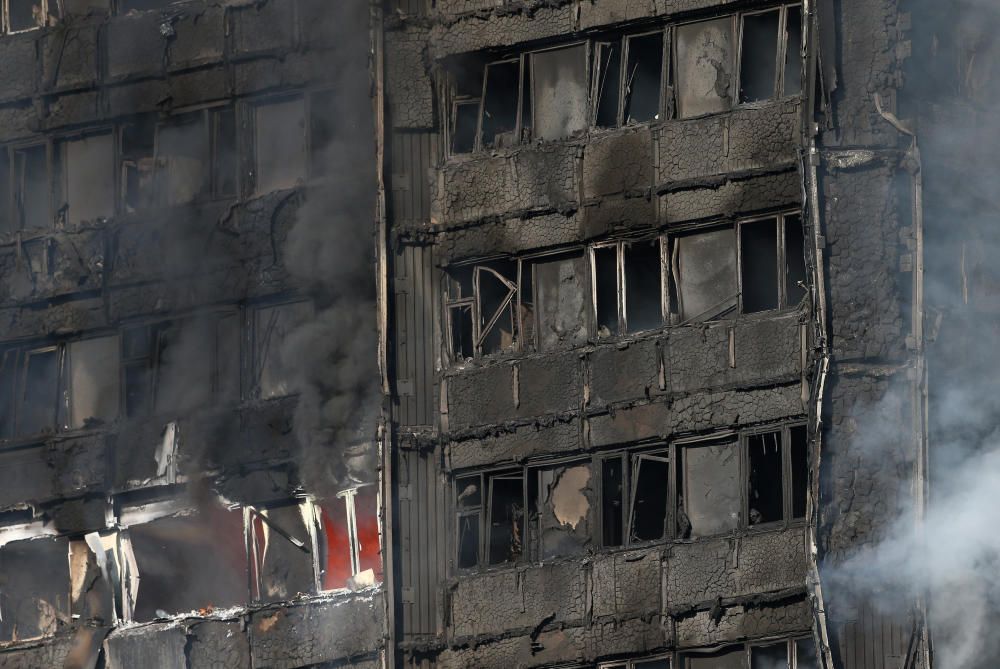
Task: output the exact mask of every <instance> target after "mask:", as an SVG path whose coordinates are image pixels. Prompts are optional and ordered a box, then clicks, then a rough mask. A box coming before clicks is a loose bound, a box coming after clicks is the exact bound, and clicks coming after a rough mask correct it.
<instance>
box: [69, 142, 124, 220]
mask: <svg viewBox="0 0 1000 669" xmlns="http://www.w3.org/2000/svg"><path fill="white" fill-rule="evenodd" d="M56 155H57V156H58V158H59V161H60V166H61V170H59V171H58V172H61V176H62V179H61V182H62V183H61V185H62V190H63V196H62V200H63V207H64V209H65V217H66V221H67V222H69V223H71V224H77V223H82V222H84V221H93V220H97V219H101V218H108V217H111V216H113V215H114V213H115V180H114V174H115V148H114V141H113V137H112V135H111V133H104V134H98V135H89V136H86V137H81V138H76V139H69V140H65V141H63V142H61V143H60V144H59V148H58V151H57V153H56Z"/></svg>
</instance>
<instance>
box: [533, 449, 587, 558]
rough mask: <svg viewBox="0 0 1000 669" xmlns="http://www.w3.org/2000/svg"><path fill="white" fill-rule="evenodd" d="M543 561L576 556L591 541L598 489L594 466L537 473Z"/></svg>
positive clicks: (539, 528)
mask: <svg viewBox="0 0 1000 669" xmlns="http://www.w3.org/2000/svg"><path fill="white" fill-rule="evenodd" d="M537 475H538V480H537V495H529V499H532V498H533V499H534V501H535V502H536V513H537V516H538V534H539V556H538V557H539V559H542V560H546V559H549V558H552V557H555V556H559V555H576V554H579V553H581V552H583V551H585V550H586V549H587V548H588V547H589V545H590V541H591V535H592V532H591V525H592V520H591V519H592V518H593V517H594V513H593V512H594V502H593V497H594V491H595V490H594V486H593V484H592V483H591V478H592V474H591V469H590V463H583V464H576V465H567V466H563V467H550V468H545V469H539V470H537Z"/></svg>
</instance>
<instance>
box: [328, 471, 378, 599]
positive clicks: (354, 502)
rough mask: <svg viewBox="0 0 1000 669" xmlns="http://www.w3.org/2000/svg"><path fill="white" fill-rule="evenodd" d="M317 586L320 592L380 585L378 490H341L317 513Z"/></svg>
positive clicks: (373, 488) (369, 486)
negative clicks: (318, 530) (318, 535)
mask: <svg viewBox="0 0 1000 669" xmlns="http://www.w3.org/2000/svg"><path fill="white" fill-rule="evenodd" d="M321 525H322V530H321V531H322V537H321V541H320V556H319V565H320V582H321V583H322V587H323V589H324V590H336V589H340V588H345V587H347V588H351V589H359V588H365V587H368V586H371V585H374V584H376V583H381V582H382V578H383V574H382V553H381V545H380V543H379V520H378V489H377V488H376V486H375V485H370V484H369V485H362V486H359V487H356V488H350V489H348V490H344V491H342V492H340V493H339V494H338V495H337V499H336V500H333V501H331V502H330V503H327V504H324V505H323V507H322V512H321Z"/></svg>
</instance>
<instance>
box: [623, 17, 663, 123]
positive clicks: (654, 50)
mask: <svg viewBox="0 0 1000 669" xmlns="http://www.w3.org/2000/svg"><path fill="white" fill-rule="evenodd" d="M625 44H626V53H627V54H628V57H627V65H626V67H625V80H624V88H623V91H622V93H623V95H622V97H623V100H624V103H623V109H622V118H623V119H624V122H625V123H626V124H630V123H643V122H645V121H655V120H658V119H659V118H660V90H661V89H662V81H661V79H662V73H663V33H662V32H655V33H652V34H649V35H634V36H631V37H627V38H626V40H625Z"/></svg>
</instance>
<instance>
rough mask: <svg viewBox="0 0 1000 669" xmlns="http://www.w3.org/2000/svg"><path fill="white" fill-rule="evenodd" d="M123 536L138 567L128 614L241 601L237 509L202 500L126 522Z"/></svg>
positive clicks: (145, 615) (243, 562) (243, 582)
mask: <svg viewBox="0 0 1000 669" xmlns="http://www.w3.org/2000/svg"><path fill="white" fill-rule="evenodd" d="M128 542H129V545H130V547H131V552H132V555H133V557H134V561H135V565H136V569H137V572H138V573H137V575H138V579H137V583H136V584H135V600H134V602H132V615H131V619H132V620H135V621H149V620H154V619H157V618H165V617H168V616H170V615H173V614H177V613H186V612H188V611H198V612H201V613H206V612H210V611H212V610H213V609H218V608H225V607H228V606H233V605H237V604H245V603H246V602H247V599H248V593H247V573H248V572H247V569H248V565H247V554H246V544H245V541H244V529H243V513H242V512H240V511H238V510H236V511H232V510H229V509H226V508H224V507H221V506H219V505H218V504H215V503H209V504H204V505H202V507H201V508H200V509H199V511H198V513H197V514H190V515H175V516H169V517H165V518H158V519H156V520H152V521H149V522H144V523H141V524H134V525H131V526H130V527H128ZM178 574H184V578H182V579H178V578H177V575H178Z"/></svg>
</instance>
